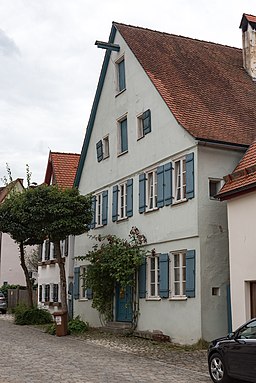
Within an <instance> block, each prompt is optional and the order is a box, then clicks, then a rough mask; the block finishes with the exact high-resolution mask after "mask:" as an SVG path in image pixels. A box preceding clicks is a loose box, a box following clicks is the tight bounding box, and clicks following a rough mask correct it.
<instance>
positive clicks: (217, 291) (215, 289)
mask: <svg viewBox="0 0 256 383" xmlns="http://www.w3.org/2000/svg"><path fill="white" fill-rule="evenodd" d="M212 295H215V296H218V297H219V296H220V288H219V287H212Z"/></svg>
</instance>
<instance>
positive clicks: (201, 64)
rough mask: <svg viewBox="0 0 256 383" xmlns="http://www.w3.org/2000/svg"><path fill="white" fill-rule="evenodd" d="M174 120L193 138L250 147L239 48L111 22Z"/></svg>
mask: <svg viewBox="0 0 256 383" xmlns="http://www.w3.org/2000/svg"><path fill="white" fill-rule="evenodd" d="M113 25H114V26H115V28H116V29H117V30H118V31H119V32H120V34H121V35H122V37H123V38H124V39H125V41H126V43H127V44H128V46H129V47H130V49H131V50H132V52H133V53H134V55H135V56H136V58H137V59H138V61H139V62H140V64H141V66H142V67H143V69H144V71H145V72H146V74H147V75H148V77H149V78H150V80H151V81H152V83H153V84H154V86H155V87H156V89H157V90H158V92H159V93H160V95H161V96H162V98H163V100H164V101H165V102H166V104H167V106H168V107H169V108H170V110H171V111H172V113H173V115H174V116H175V118H176V120H177V121H178V123H179V124H180V125H181V126H183V128H185V129H186V130H187V131H188V132H189V133H190V134H191V135H192V136H193V137H195V138H198V139H203V140H213V141H220V142H228V143H233V144H242V145H250V144H251V143H252V142H253V140H254V137H255V136H256V124H255V121H256V108H255V105H256V84H255V83H254V82H253V81H252V80H251V78H250V77H249V75H248V74H247V73H246V71H245V70H244V69H243V60H242V50H241V49H238V48H232V47H228V46H223V45H220V44H214V43H211V42H205V41H200V40H194V39H191V38H187V37H181V36H175V35H172V34H168V33H162V32H157V31H153V30H149V29H145V28H140V27H134V26H130V25H125V24H120V23H113Z"/></svg>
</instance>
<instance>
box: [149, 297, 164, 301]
mask: <svg viewBox="0 0 256 383" xmlns="http://www.w3.org/2000/svg"><path fill="white" fill-rule="evenodd" d="M146 301H161V298H160V297H147V298H146Z"/></svg>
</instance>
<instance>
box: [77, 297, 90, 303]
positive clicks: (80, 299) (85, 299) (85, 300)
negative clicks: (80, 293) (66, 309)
mask: <svg viewBox="0 0 256 383" xmlns="http://www.w3.org/2000/svg"><path fill="white" fill-rule="evenodd" d="M88 300H89V299H88V298H79V299H78V302H87V301H88Z"/></svg>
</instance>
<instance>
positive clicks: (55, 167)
mask: <svg viewBox="0 0 256 383" xmlns="http://www.w3.org/2000/svg"><path fill="white" fill-rule="evenodd" d="M79 158H80V155H79V154H76V153H58V152H50V153H49V159H48V164H47V169H46V174H45V180H44V182H45V183H46V184H47V185H50V184H51V183H53V184H57V185H58V186H61V187H64V188H72V187H73V184H74V179H75V175H76V171H77V167H78V162H79Z"/></svg>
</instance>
